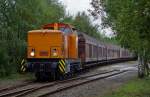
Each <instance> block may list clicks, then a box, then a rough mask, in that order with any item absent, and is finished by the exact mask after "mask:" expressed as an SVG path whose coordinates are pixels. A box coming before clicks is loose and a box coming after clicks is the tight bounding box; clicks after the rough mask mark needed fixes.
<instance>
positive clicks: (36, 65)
mask: <svg viewBox="0 0 150 97" xmlns="http://www.w3.org/2000/svg"><path fill="white" fill-rule="evenodd" d="M63 37H64V36H63V33H61V32H60V31H57V30H33V31H29V32H28V48H27V62H28V69H29V71H31V72H34V73H35V74H36V77H37V78H38V79H43V78H40V77H45V78H46V76H47V78H49V77H50V76H51V75H56V74H54V73H55V72H56V71H58V70H56V69H57V63H58V61H59V60H60V59H62V58H64V39H63ZM61 70H62V72H63V70H64V66H62V68H61ZM53 77H54V76H53Z"/></svg>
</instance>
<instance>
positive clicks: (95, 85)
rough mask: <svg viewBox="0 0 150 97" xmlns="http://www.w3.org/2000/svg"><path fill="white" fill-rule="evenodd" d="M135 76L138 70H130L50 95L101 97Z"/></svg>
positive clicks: (51, 96)
mask: <svg viewBox="0 0 150 97" xmlns="http://www.w3.org/2000/svg"><path fill="white" fill-rule="evenodd" d="M135 77H137V72H136V71H132V72H131V71H130V72H129V73H125V74H121V75H118V76H115V77H112V78H107V79H104V80H98V81H95V82H91V83H88V84H85V85H82V86H78V87H75V88H72V89H69V90H66V91H63V92H60V93H59V94H54V95H50V96H48V97H101V96H103V95H105V94H106V93H108V92H111V91H115V90H116V88H118V87H120V86H121V85H123V84H125V83H126V82H128V81H129V80H132V79H134V78H135Z"/></svg>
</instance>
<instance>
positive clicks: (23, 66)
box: [20, 59, 26, 72]
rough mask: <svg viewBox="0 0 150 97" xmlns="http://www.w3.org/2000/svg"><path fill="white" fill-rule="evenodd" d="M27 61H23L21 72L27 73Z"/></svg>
mask: <svg viewBox="0 0 150 97" xmlns="http://www.w3.org/2000/svg"><path fill="white" fill-rule="evenodd" d="M25 63H26V62H25V60H24V59H23V60H22V61H21V68H20V70H21V72H25V71H26V67H25Z"/></svg>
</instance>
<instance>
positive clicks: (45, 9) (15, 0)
mask: <svg viewBox="0 0 150 97" xmlns="http://www.w3.org/2000/svg"><path fill="white" fill-rule="evenodd" d="M64 16H65V9H64V7H63V6H62V5H61V4H60V3H58V1H57V0H0V22H1V23H0V29H1V30H0V57H1V59H0V76H7V75H9V74H12V73H14V72H16V71H17V67H18V66H19V65H20V61H21V60H22V59H23V58H24V57H25V52H26V51H25V49H26V35H27V31H29V30H32V29H38V28H39V27H40V26H41V25H42V24H45V23H49V22H56V21H58V20H59V19H60V18H62V17H64Z"/></svg>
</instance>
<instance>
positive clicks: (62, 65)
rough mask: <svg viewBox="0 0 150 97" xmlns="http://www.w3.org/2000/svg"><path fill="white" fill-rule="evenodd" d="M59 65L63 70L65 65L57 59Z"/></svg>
mask: <svg viewBox="0 0 150 97" xmlns="http://www.w3.org/2000/svg"><path fill="white" fill-rule="evenodd" d="M59 64H60V66H61V67H62V68H63V69H64V70H65V65H64V64H62V63H61V62H60V61H59Z"/></svg>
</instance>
